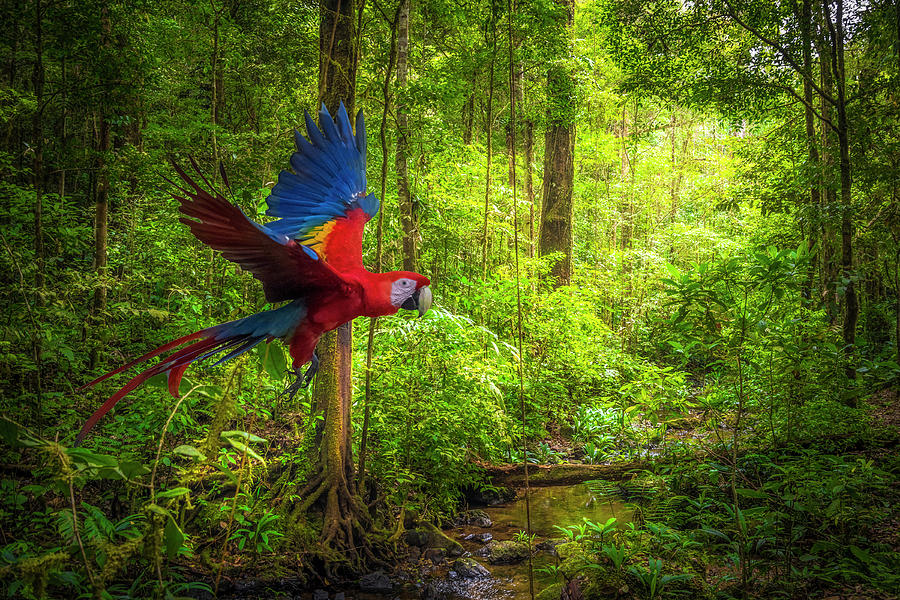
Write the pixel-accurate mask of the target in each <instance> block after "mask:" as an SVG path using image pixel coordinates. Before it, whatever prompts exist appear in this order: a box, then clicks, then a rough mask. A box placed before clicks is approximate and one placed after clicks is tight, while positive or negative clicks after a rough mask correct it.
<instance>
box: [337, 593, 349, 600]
mask: <svg viewBox="0 0 900 600" xmlns="http://www.w3.org/2000/svg"><path fill="white" fill-rule="evenodd" d="M346 598H347V595H346V594H345V593H344V592H338V593H337V594H335V595H334V600H346Z"/></svg>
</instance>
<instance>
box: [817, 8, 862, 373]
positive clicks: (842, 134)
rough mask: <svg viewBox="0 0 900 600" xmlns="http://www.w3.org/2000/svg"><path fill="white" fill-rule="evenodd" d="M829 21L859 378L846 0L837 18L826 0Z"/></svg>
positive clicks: (848, 301) (849, 334) (848, 310)
mask: <svg viewBox="0 0 900 600" xmlns="http://www.w3.org/2000/svg"><path fill="white" fill-rule="evenodd" d="M825 7H826V15H825V21H826V22H825V24H826V25H827V26H828V30H829V34H830V36H831V68H832V72H833V74H834V81H835V87H836V88H837V106H836V108H837V113H838V114H837V117H838V120H837V135H838V147H839V156H840V163H839V164H840V174H841V271H842V274H843V278H844V323H843V337H844V351H845V353H846V354H847V368H846V373H847V377H849V378H851V379H855V378H856V368H855V366H854V362H855V359H854V357H853V354H854V348H855V345H856V323H857V321H858V320H859V300H858V298H857V295H856V284H855V282H854V281H853V277H854V273H853V187H852V186H853V182H852V179H851V166H850V126H849V123H848V121H847V97H846V71H845V69H844V25H843V16H844V1H843V0H837V2H836V5H835V9H836V10H835V19H834V22H832V21H831V18H830V15H829V14H828V2H827V1H826V2H825Z"/></svg>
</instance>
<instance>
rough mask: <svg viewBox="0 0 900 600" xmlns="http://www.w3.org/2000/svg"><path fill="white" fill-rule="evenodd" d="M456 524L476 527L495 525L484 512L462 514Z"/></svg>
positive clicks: (471, 511) (475, 511)
mask: <svg viewBox="0 0 900 600" xmlns="http://www.w3.org/2000/svg"><path fill="white" fill-rule="evenodd" d="M455 522H456V524H457V525H474V526H475V527H485V528H487V527H491V526H493V525H494V522H493V521H491V518H490V517H489V516H488V514H487V513H486V512H484V511H483V510H478V509H475V510H467V511H465V512H461V513H459V514H458V515H457V516H456V519H455Z"/></svg>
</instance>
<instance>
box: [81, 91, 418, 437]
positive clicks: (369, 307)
mask: <svg viewBox="0 0 900 600" xmlns="http://www.w3.org/2000/svg"><path fill="white" fill-rule="evenodd" d="M319 126H320V127H321V130H320V128H319V127H316V124H315V122H314V121H313V119H312V117H310V115H309V113H307V114H306V130H307V135H308V138H309V139H308V140H307V139H306V138H304V137H303V136H302V135H301V134H300V133H299V132H295V138H296V144H297V151H296V152H294V154H293V155H292V156H291V159H290V165H291V168H292V170H293V172H291V171H288V170H284V171H282V172H281V174H280V175H279V176H278V183H277V184H276V185H275V187H273V188H272V192H271V193H270V194H269V197H268V199H267V200H266V202H267V204H268V210H267V211H266V214H267V215H269V216H271V217H277V220H275V221H272V222H271V223H267V224H266V225H260V224H259V223H255V222H253V221H251V220H250V219H248V218H247V216H246V215H245V214H244V213H243V212H242V211H241V210H240V209H239V208H238V207H236V206H234V205H233V204H231V203H230V202H228V201H227V200H226V199H225V198H224V197H223V196H222V194H220V193H219V192H217V191H215V190H214V189H213V186H212V185H211V184H210V183H209V181H208V180H206V178H204V177H203V175H202V174H200V178H201V179H202V180H203V183H204V184H205V185H206V188H207V189H204V188H202V187H200V186H199V185H198V184H197V183H196V182H195V181H194V180H193V179H192V178H191V177H190V176H189V175H188V174H187V173H185V172H184V171H183V170H182V169H181V168H180V167H178V166H177V165H174V166H175V171H176V172H177V173H178V175H179V176H180V177H181V179H182V180H183V182H184V183H183V185H185V187H180V186H178V185H176V184H174V183H173V185H176V187H177V188H178V190H179V191H180V193H176V194H173V195H174V196H175V198H176V199H177V200H178V201H179V202H180V203H181V207H180V211H181V212H182V213H183V214H184V215H185V216H184V217H182V218H181V219H180V220H181V222H182V223H184V224H186V225H187V226H188V227H190V228H191V232H192V233H193V234H194V235H195V236H196V237H197V239H199V240H200V241H201V242H203V243H205V244H207V245H209V246H210V247H212V248H213V249H215V250H219V251H220V252H221V253H222V255H223V256H224V257H225V258H227V259H228V260H230V261H233V262H236V263H237V264H239V265H240V266H241V267H242V268H244V269H246V270H247V271H249V272H251V273H252V274H253V276H254V277H256V278H257V279H258V280H260V282H262V285H263V291H264V292H265V295H266V299H267V300H268V301H270V302H283V301H288V303H287V304H285V305H284V306H282V307H280V308H276V309H274V310H269V311H266V312H261V313H257V314H255V315H251V316H249V317H245V318H243V319H238V320H236V321H231V322H229V323H223V324H221V325H216V326H214V327H209V328H206V329H201V330H200V331H197V332H194V333H191V334H189V335H186V336H184V337H181V338H178V339H177V340H174V341H172V342H169V343H167V344H164V345H162V346H160V347H159V348H156V349H155V350H152V351H151V352H149V353H147V354H145V355H144V356H141V357H140V358H138V359H136V360H134V361H132V362H130V363H128V364H126V365H123V366H122V367H119V368H118V369H116V370H114V371H112V372H110V373H107V374H106V375H103V376H102V377H99V378H97V379H95V380H94V381H92V382H90V383H88V384H87V385H85V386H83V388H82V389H84V388H87V387H90V386H92V385H94V384H96V383H99V382H101V381H103V380H105V379H107V378H108V377H111V376H113V375H116V374H117V373H120V372H122V371H124V370H126V369H128V368H130V367H132V366H134V365H137V364H139V363H142V362H144V361H146V360H149V359H151V358H153V357H155V356H158V355H160V354H163V353H165V352H168V351H170V350H175V349H176V348H178V347H179V346H182V345H183V344H188V343H189V342H190V343H189V344H188V345H187V346H185V347H183V348H181V349H180V350H177V351H176V352H174V353H172V354H170V355H169V356H167V357H165V358H164V359H163V360H162V362H160V363H158V364H156V365H154V366H153V367H150V368H149V369H147V370H146V371H144V372H142V373H140V374H139V375H137V376H136V377H134V378H133V379H131V380H130V381H129V382H128V383H126V384H125V385H124V386H123V387H122V388H121V389H119V391H117V392H116V393H115V394H113V396H112V397H110V398H109V399H108V400H107V401H106V402H105V403H104V404H103V405H102V406H101V407H100V408H99V409H97V411H96V412H94V414H93V415H91V417H90V418H89V419H88V420H87V422H85V424H84V426H83V427H82V429H81V431H80V432H79V433H78V437H77V438H76V442H81V440H82V438H84V436H85V435H86V434H87V433H88V431H90V429H91V428H92V427H93V426H94V425H95V424H96V423H97V421H98V420H100V418H101V417H102V416H103V415H104V414H106V413H107V412H109V410H110V409H111V408H112V407H113V406H115V404H116V403H117V402H118V401H119V400H121V399H122V398H123V397H125V396H126V395H127V394H128V393H129V392H131V391H132V390H134V389H135V388H137V387H138V386H139V385H141V384H142V383H143V382H145V381H146V380H147V379H149V378H150V377H152V376H154V375H159V374H162V373H165V374H167V377H168V384H169V392H170V393H171V394H172V395H173V396H175V397H177V396H178V386H179V384H180V382H181V377H182V375H183V374H184V372H185V370H186V369H187V368H188V367H189V366H190V365H191V364H192V363H194V362H198V361H202V360H205V359H207V358H210V357H212V356H215V355H219V354H221V353H223V352H225V355H224V356H221V357H220V358H219V359H218V361H217V362H216V363H215V364H219V363H221V362H224V361H226V360H229V359H232V358H235V357H237V356H240V355H241V354H243V353H245V352H247V351H248V350H250V349H251V348H253V347H254V346H256V345H257V344H259V343H260V342H263V341H265V342H267V343H268V342H270V341H272V340H274V339H276V338H279V339H281V340H283V341H284V342H285V343H287V344H288V345H289V347H290V353H291V358H292V366H293V369H294V373H295V375H296V376H297V381H296V382H295V383H294V384H292V385H291V386H290V387H289V388H288V390H287V391H288V392H290V393H294V392H296V391H297V390H298V389H299V388H300V387H302V386H303V385H305V384H307V383H308V382H309V380H310V378H311V377H312V375H313V374H314V373H315V368H316V366H317V364H318V360H317V359H316V356H315V353H314V352H315V348H316V344H317V343H318V341H319V338H320V337H321V336H322V334H323V333H325V332H326V331H330V330H332V329H335V328H337V327H338V326H340V325H342V324H344V323H346V322H348V321H351V320H353V319H354V318H356V317H360V316H368V317H378V316H384V315H392V314H394V313H396V312H397V311H398V310H399V309H401V308H404V309H407V310H416V311H418V312H419V315H423V314H425V312H426V311H427V310H428V309H429V308H430V306H431V299H432V296H431V288H430V287H429V286H430V284H431V282H430V281H429V280H428V278H427V277H424V276H422V275H420V274H418V273H412V272H407V271H391V272H389V273H372V272H370V271H367V270H366V268H365V267H364V266H363V262H362V235H363V228H364V227H365V224H366V222H367V221H368V220H369V219H371V218H372V217H373V216H375V214H376V213H377V212H378V208H379V206H380V201H379V199H378V198H377V197H376V196H375V195H374V194H366V133H365V125H364V123H363V116H362V111H360V112H359V114H358V115H357V117H356V134H355V135H354V133H353V130H352V128H351V124H350V118H349V116H348V115H347V111H346V109H345V108H344V105H343V104H341V106H340V108H339V110H338V115H337V120H336V121H335V120H333V119H332V117H331V115H330V114H329V113H328V111H327V110H326V109H325V106H324V105H323V106H322V108H321V110H320V112H319ZM192 165H193V167H194V169H195V170H196V171H197V172H198V174H199V173H200V172H199V169H197V165H196V163H194V162H193V161H192ZM170 183H171V182H170ZM310 362H311V363H312V364H311V366H310V368H309V369H308V370H307V371H306V373H305V374H302V371H301V367H303V365H305V364H306V363H310Z"/></svg>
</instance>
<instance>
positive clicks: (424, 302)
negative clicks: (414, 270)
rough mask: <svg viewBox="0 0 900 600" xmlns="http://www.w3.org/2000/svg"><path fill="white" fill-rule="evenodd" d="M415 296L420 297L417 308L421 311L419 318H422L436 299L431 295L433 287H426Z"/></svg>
mask: <svg viewBox="0 0 900 600" xmlns="http://www.w3.org/2000/svg"><path fill="white" fill-rule="evenodd" d="M413 296H414V297H415V296H418V300H417V302H416V306H417V307H418V309H419V316H420V317H421V316H422V315H424V314H425V313H427V312H428V309H429V308H431V301H432V300H433V299H434V298H433V296H432V295H431V286H429V285H426V286H425V287H423V288H421V289H419V290H418V291H417V292H416V293H415V294H413Z"/></svg>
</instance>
